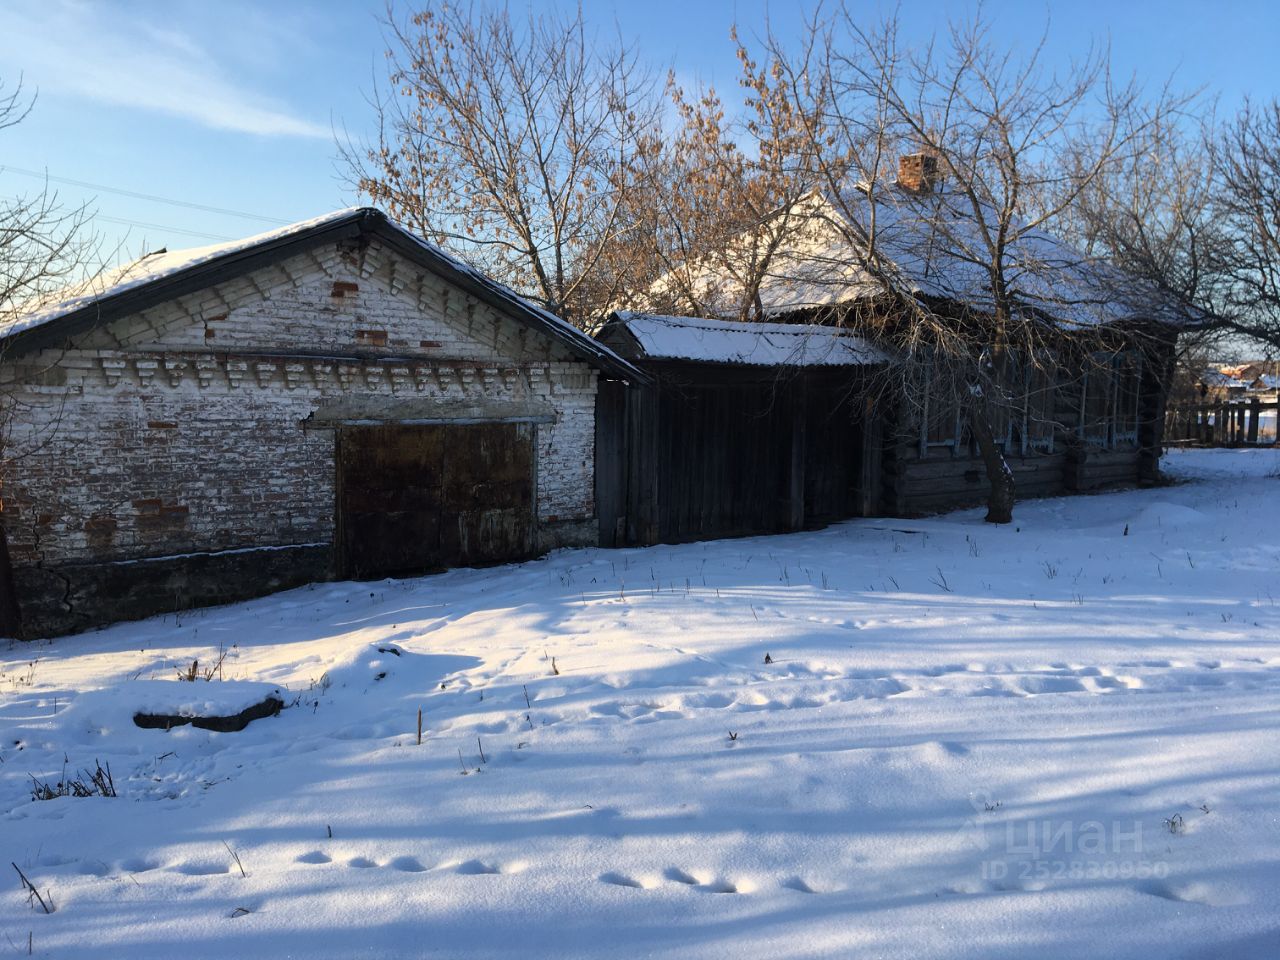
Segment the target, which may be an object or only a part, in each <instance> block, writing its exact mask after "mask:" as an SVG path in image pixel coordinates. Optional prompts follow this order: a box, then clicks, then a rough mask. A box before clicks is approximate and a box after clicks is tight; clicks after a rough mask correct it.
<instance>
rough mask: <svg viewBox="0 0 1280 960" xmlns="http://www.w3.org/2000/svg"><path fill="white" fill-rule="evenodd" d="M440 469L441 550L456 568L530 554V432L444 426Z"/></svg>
mask: <svg viewBox="0 0 1280 960" xmlns="http://www.w3.org/2000/svg"><path fill="white" fill-rule="evenodd" d="M447 429H449V430H451V431H453V437H452V438H451V441H450V442H449V444H448V446H447V447H446V453H445V469H444V521H443V523H442V525H441V530H440V540H441V549H442V551H443V552H444V553H445V554H446V555H448V556H449V557H451V558H452V560H453V562H455V563H460V564H475V563H492V562H495V561H499V560H510V559H514V558H517V557H525V556H528V555H529V554H531V553H532V552H533V427H532V426H531V425H529V424H523V423H522V424H476V425H470V426H461V427H450V428H447Z"/></svg>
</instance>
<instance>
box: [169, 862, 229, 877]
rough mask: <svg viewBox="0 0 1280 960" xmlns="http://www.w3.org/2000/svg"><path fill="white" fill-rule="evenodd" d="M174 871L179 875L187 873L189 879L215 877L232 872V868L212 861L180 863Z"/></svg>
mask: <svg viewBox="0 0 1280 960" xmlns="http://www.w3.org/2000/svg"><path fill="white" fill-rule="evenodd" d="M173 869H174V871H175V872H177V873H185V874H186V875H187V876H188V877H213V876H217V875H218V874H222V873H230V872H231V868H230V867H228V866H227V865H226V864H225V863H215V862H214V861H212V860H192V861H189V862H187V863H180V864H178V866H176V867H174V868H173Z"/></svg>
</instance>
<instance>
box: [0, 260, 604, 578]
mask: <svg viewBox="0 0 1280 960" xmlns="http://www.w3.org/2000/svg"><path fill="white" fill-rule="evenodd" d="M2 375H3V379H4V380H6V381H8V384H7V385H6V386H4V393H5V394H7V395H8V396H9V397H11V401H10V402H11V411H12V412H11V414H10V419H11V423H10V428H9V438H8V450H9V451H10V452H11V457H10V462H9V468H8V469H9V473H8V476H7V477H6V478H5V487H4V498H5V511H6V515H7V521H6V523H7V526H8V529H9V538H10V548H11V551H12V554H13V558H14V562H15V563H16V564H19V565H30V564H34V563H37V562H42V563H44V564H56V563H62V562H77V561H87V560H101V559H122V558H131V557H146V556H164V555H170V554H174V553H182V552H203V551H214V550H226V549H235V548H240V547H253V546H270V545H284V544H301V543H313V542H324V543H327V542H330V541H331V540H332V537H333V523H334V462H333V450H334V434H333V433H332V431H328V430H304V429H303V428H302V427H301V426H300V424H301V421H303V420H304V419H306V418H307V416H308V415H309V414H311V413H312V412H313V411H315V410H316V408H317V406H318V405H319V404H320V403H321V401H326V400H327V401H332V400H334V399H335V398H342V399H350V400H360V399H366V400H377V399H386V400H388V401H400V400H405V399H410V398H417V399H419V400H432V399H439V400H444V401H455V402H456V401H461V400H469V401H477V400H503V401H534V402H536V401H542V402H544V403H550V404H551V405H552V406H553V407H554V410H555V417H556V419H555V422H554V423H550V424H540V425H539V426H538V428H537V429H538V433H537V450H538V463H537V482H538V489H537V507H538V514H539V517H540V519H542V520H543V521H546V522H553V521H574V520H577V521H583V520H588V519H590V518H591V517H592V516H593V514H594V510H595V506H594V482H593V475H594V473H593V472H594V440H595V392H596V373H595V371H594V370H593V369H592V368H591V367H589V366H588V365H586V364H584V363H582V362H580V361H577V360H575V359H573V358H572V356H571V355H570V354H569V353H568V352H567V350H566V348H564V347H563V346H562V345H560V344H558V343H556V342H555V341H553V340H551V339H550V338H547V337H546V336H544V335H541V334H539V333H537V332H535V331H533V330H531V329H529V328H528V327H526V326H525V325H524V324H521V323H520V322H518V321H516V320H513V319H511V318H509V317H506V316H504V315H501V314H500V313H498V312H496V311H494V310H493V309H492V308H490V307H488V306H486V305H484V304H482V303H477V302H475V301H474V300H472V299H470V298H469V297H468V296H467V295H466V294H465V293H464V292H462V291H460V290H457V289H456V288H452V287H450V286H449V285H448V284H447V283H445V282H444V281H442V280H441V279H440V278H438V277H436V276H434V275H431V274H425V273H423V272H422V271H421V270H420V269H419V268H417V267H414V266H412V265H409V264H407V263H405V262H403V261H400V260H399V259H398V258H397V257H395V256H394V255H392V254H390V253H389V252H387V251H384V250H380V249H379V248H378V246H377V245H376V244H375V245H374V246H372V247H371V248H369V249H367V250H365V251H363V252H361V253H360V254H358V255H357V254H346V255H344V254H343V253H341V252H340V251H339V250H338V249H337V248H333V249H327V250H323V251H316V252H314V253H311V254H306V255H304V256H301V257H296V258H293V259H291V260H289V261H286V262H285V263H283V264H281V265H279V266H276V267H271V268H268V269H265V270H262V271H259V272H258V273H256V274H254V275H252V276H251V277H249V278H247V279H245V280H241V281H237V282H234V283H229V284H224V285H221V286H219V287H217V288H215V289H210V290H207V291H203V292H201V293H199V294H196V295H193V296H189V297H183V298H181V299H180V300H178V301H174V302H172V303H170V304H166V305H164V306H163V307H160V308H157V309H153V310H148V311H146V312H145V313H143V314H139V315H136V316H134V317H130V318H126V319H124V320H121V321H118V322H116V323H113V324H111V325H110V326H109V327H108V328H105V329H102V330H98V331H95V332H93V333H91V334H88V335H86V336H85V337H83V338H82V339H81V340H80V341H78V342H77V343H76V344H75V346H74V349H71V350H67V351H59V352H56V353H55V352H51V351H45V352H44V353H42V354H40V355H37V356H33V357H27V358H22V359H21V360H20V361H19V363H18V365H17V366H15V365H14V364H6V365H5V369H4V370H3V374H2Z"/></svg>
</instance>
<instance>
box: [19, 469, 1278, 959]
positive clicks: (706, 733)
mask: <svg viewBox="0 0 1280 960" xmlns="http://www.w3.org/2000/svg"><path fill="white" fill-rule="evenodd" d="M1167 467H1168V469H1169V471H1170V472H1171V473H1173V474H1174V475H1177V476H1180V477H1183V478H1186V479H1187V481H1188V482H1186V483H1184V484H1181V485H1177V486H1171V487H1166V488H1162V489H1158V490H1148V491H1133V492H1126V493H1116V494H1108V495H1101V496H1092V497H1077V498H1071V499H1060V500H1044V501H1037V502H1030V503H1025V504H1022V505H1020V507H1019V509H1018V522H1017V524H1016V525H1015V526H1010V527H1008V528H993V527H990V526H987V525H984V524H983V523H982V522H981V512H980V511H965V512H960V513H955V514H951V515H948V516H945V517H938V518H931V519H926V520H920V521H902V520H876V521H859V522H853V523H848V524H843V525H840V526H836V527H832V528H830V529H827V530H824V531H820V532H816V533H810V534H800V535H794V536H782V537H771V538H757V539H747V540H734V541H721V542H716V543H702V544H691V545H687V546H679V547H656V548H651V549H644V550H619V551H604V550H600V551H595V550H586V551H574V552H563V553H559V554H556V555H554V556H552V557H550V558H547V559H543V560H540V561H536V562H531V563H526V564H521V565H518V566H511V567H503V568H496V569H488V570H459V571H454V572H452V573H448V574H445V575H442V576H438V577H431V578H425V579H421V580H414V581H404V582H384V583H376V584H351V583H340V584H329V585H322V586H317V587H314V588H309V589H301V590H295V591H292V592H289V593H284V594H279V595H277V596H274V597H269V598H265V599H263V600H259V601H255V602H251V603H245V604H240V605H237V606H233V607H226V608H220V609H216V610H208V611H202V612H198V613H194V614H184V615H182V616H181V617H179V618H174V617H173V616H170V617H168V618H164V619H156V620H151V621H147V622H144V623H136V624H124V625H120V626H117V627H114V628H112V629H109V630H105V631H102V632H98V633H92V634H87V635H84V636H79V637H73V638H64V639H60V640H57V641H55V642H53V643H49V644H45V643H40V644H25V645H14V646H12V647H9V648H8V649H6V650H3V651H2V653H3V657H4V660H3V662H0V761H2V762H0V867H3V869H4V871H5V873H6V874H8V881H6V885H5V886H4V887H3V888H0V889H3V890H5V891H7V892H4V893H3V894H2V895H0V956H9V955H15V956H16V955H21V954H25V953H26V950H27V943H28V935H30V937H31V943H32V945H33V947H34V952H35V955H36V956H48V957H60V958H63V957H66V958H70V957H90V956H93V957H101V956H109V957H128V958H130V960H143V958H171V957H183V958H196V957H223V956H226V957H231V956H234V957H245V958H259V957H261V958H273V960H274V958H280V957H306V958H321V957H418V956H432V957H461V956H467V957H520V958H536V957H548V958H559V957H619V958H622V957H626V958H631V957H641V956H644V957H672V958H675V957H679V958H682V960H684V958H690V957H698V958H701V957H734V958H739V957H767V958H770V960H781V958H790V957H852V956H858V957H873V956H874V957H880V956H883V957H974V958H1014V957H1018V958H1021V957H1032V956H1035V957H1088V956H1107V957H1135V958H1136V957H1142V958H1148V957H1175V956H1185V957H1233V958H1237V957H1274V956H1277V955H1280V642H1278V640H1277V630H1278V629H1280V608H1278V607H1277V605H1276V601H1277V597H1278V596H1280V582H1277V569H1280V530H1277V528H1276V524H1275V522H1274V517H1275V516H1276V506H1277V504H1278V503H1280V480H1277V479H1276V478H1275V476H1273V474H1276V473H1277V472H1280V456H1278V455H1277V453H1276V452H1275V451H1269V450H1267V451H1263V450H1256V451H1242V452H1232V451H1188V452H1181V453H1174V454H1172V455H1171V456H1170V457H1169V458H1168V461H1167ZM1126 528H1127V531H1128V532H1127V535H1126V533H1125V531H1126ZM220 645H221V646H222V647H223V648H224V649H226V650H227V651H229V654H228V656H227V659H226V661H225V662H224V664H223V670H222V674H223V676H224V677H225V678H226V679H224V680H221V681H220V680H218V679H214V680H213V681H211V682H209V683H205V682H204V681H199V680H198V681H196V683H195V684H187V683H181V684H180V683H178V682H177V680H176V679H175V678H176V675H177V672H178V669H179V668H180V667H189V666H190V663H191V661H192V660H193V659H196V658H198V659H199V660H200V661H201V664H202V665H209V664H210V663H211V662H212V661H213V660H214V659H216V651H217V649H218V647H219V646H220ZM766 655H768V658H767V659H768V661H771V662H766ZM553 667H554V668H553ZM556 670H558V671H559V673H558V674H557V673H556ZM148 681H150V682H148ZM249 681H251V682H252V684H249V683H248V682H249ZM277 687H278V688H280V689H281V690H282V691H285V693H284V696H285V699H286V702H287V703H289V704H290V706H287V707H286V709H285V710H284V711H283V712H282V713H281V714H280V715H279V716H278V717H275V718H269V719H263V720H258V721H255V722H254V723H253V724H251V725H250V726H249V727H248V728H247V729H246V730H244V731H243V732H240V733H211V732H208V731H204V730H198V729H194V728H193V727H190V726H187V727H181V728H177V729H174V730H172V731H169V732H165V731H162V730H140V729H138V728H136V727H135V726H134V725H133V723H132V722H131V716H132V713H133V711H134V710H136V709H140V708H142V707H144V706H145V707H151V708H157V709H158V708H160V707H164V706H166V705H167V706H169V707H171V708H173V709H175V710H177V709H181V708H182V707H184V706H187V707H190V706H196V707H202V708H206V709H217V708H221V709H224V710H232V709H240V707H242V706H244V705H246V704H247V703H248V702H251V701H252V700H254V699H256V698H258V697H260V696H261V695H262V693H263V691H264V690H267V691H269V690H271V689H275V688H277ZM526 694H527V697H528V702H527V703H526ZM205 701H209V703H208V704H206V703H205ZM419 708H421V709H422V710H423V716H424V728H425V731H424V740H423V743H422V744H421V745H420V746H419V745H418V744H417V743H416V725H417V711H418V709H419ZM481 750H483V753H484V757H485V760H484V762H482V761H481V758H480V752H481ZM64 758H65V761H64ZM96 761H101V763H102V764H103V766H104V768H105V766H106V765H107V764H109V765H110V769H111V772H112V775H113V777H114V780H115V783H116V786H117V788H118V791H119V794H120V796H119V798H117V799H104V798H101V797H89V798H70V797H65V798H59V799H53V800H42V801H33V800H32V799H31V787H32V780H31V776H35V777H37V778H39V779H40V780H42V781H51V782H56V781H58V780H59V779H60V778H61V777H62V771H63V767H64V762H65V763H66V765H67V772H68V774H71V775H74V774H75V773H76V772H77V771H79V770H81V769H88V770H90V771H92V770H93V769H94V765H95V762H96ZM464 771H465V774H466V775H465V776H464V775H463V772H464ZM237 857H238V863H237ZM10 861H13V862H14V863H15V864H17V866H18V867H20V868H21V869H22V871H23V873H24V874H25V875H26V876H27V877H29V878H30V879H31V881H32V882H33V883H34V884H35V885H36V886H37V888H38V889H39V890H40V891H41V892H42V894H44V895H46V896H48V897H50V898H51V900H52V903H53V905H54V907H55V908H56V909H55V912H54V913H52V914H50V915H45V914H44V913H43V912H42V911H41V910H40V908H39V905H38V904H36V905H35V906H34V909H33V908H32V907H31V906H29V905H28V898H27V896H26V894H25V893H24V892H22V890H21V889H20V888H19V881H18V877H17V873H16V871H14V870H13V869H12V867H11V866H10ZM241 867H243V872H244V874H247V875H242V872H241Z"/></svg>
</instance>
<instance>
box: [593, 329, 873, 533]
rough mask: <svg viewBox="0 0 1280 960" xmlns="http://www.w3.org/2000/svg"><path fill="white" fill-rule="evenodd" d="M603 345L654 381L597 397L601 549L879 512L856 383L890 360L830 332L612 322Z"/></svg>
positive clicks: (866, 416) (867, 414) (869, 434)
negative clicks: (605, 546) (874, 368)
mask: <svg viewBox="0 0 1280 960" xmlns="http://www.w3.org/2000/svg"><path fill="white" fill-rule="evenodd" d="M599 339H600V340H601V341H602V342H604V343H605V344H607V345H608V346H609V347H610V348H611V349H613V350H614V351H615V352H616V353H618V354H619V355H621V356H623V357H624V358H627V359H628V360H630V361H631V362H632V363H633V364H635V365H636V366H638V367H640V368H641V369H642V370H643V371H644V372H645V373H647V374H648V375H649V377H650V379H651V383H649V384H647V385H640V384H635V385H632V386H631V387H629V388H627V389H621V388H613V387H608V386H606V387H604V388H602V392H601V401H600V406H599V419H598V423H597V430H598V441H597V446H598V452H599V459H600V469H599V470H598V472H597V482H598V488H597V501H598V507H599V512H600V517H601V542H602V544H610V545H623V544H648V543H658V542H661V543H677V542H682V541H688V540H705V539H712V538H716V537H731V536H744V535H748V534H762V533H777V532H782V531H787V530H799V529H802V528H805V527H812V526H820V525H822V524H825V523H829V522H831V521H833V520H841V519H846V518H849V517H858V516H867V515H871V514H874V513H876V512H877V505H878V499H879V489H878V477H879V473H880V462H879V451H880V446H881V436H880V433H879V428H878V421H877V419H876V418H875V417H874V416H872V415H871V408H870V407H869V406H868V404H867V402H866V399H865V395H864V392H863V390H862V384H863V381H864V378H865V376H866V373H867V371H868V370H869V369H870V368H872V367H874V366H876V365H878V364H880V363H883V362H884V359H885V358H884V355H883V354H882V353H881V352H880V351H879V350H877V349H876V348H875V347H873V346H871V345H870V344H868V343H866V342H865V341H863V340H861V339H859V338H857V337H853V336H849V335H847V334H844V333H842V332H841V331H838V330H834V329H832V328H830V327H822V326H805V325H796V324H777V323H736V322H727V321H721V320H707V319H698V318H692V317H666V316H655V315H651V314H641V313H616V314H614V315H613V316H612V317H611V318H610V320H609V322H608V323H607V324H606V325H605V326H604V328H603V330H602V331H601V332H600V334H599Z"/></svg>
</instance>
